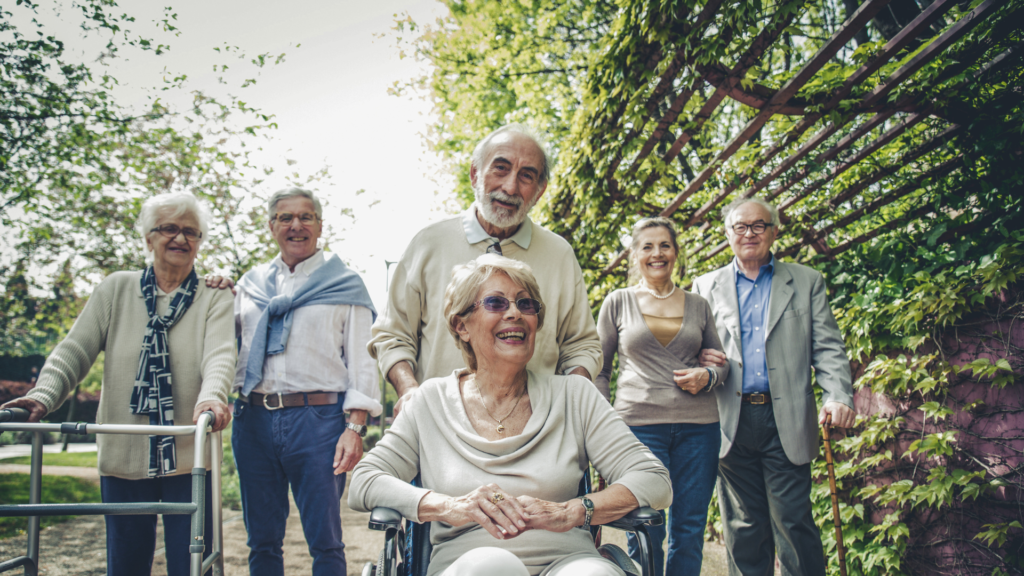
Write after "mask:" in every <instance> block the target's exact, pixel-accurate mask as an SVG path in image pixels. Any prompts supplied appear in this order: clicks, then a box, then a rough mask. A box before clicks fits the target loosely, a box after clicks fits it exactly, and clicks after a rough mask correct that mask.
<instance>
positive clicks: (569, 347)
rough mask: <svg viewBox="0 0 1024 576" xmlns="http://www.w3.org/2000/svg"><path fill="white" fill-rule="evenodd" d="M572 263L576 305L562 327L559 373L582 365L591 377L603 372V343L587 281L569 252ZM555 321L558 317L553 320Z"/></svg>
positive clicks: (559, 328) (560, 327) (559, 338)
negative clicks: (589, 297) (599, 334)
mask: <svg viewBox="0 0 1024 576" xmlns="http://www.w3.org/2000/svg"><path fill="white" fill-rule="evenodd" d="M569 260H571V261H572V274H573V291H574V295H573V301H572V302H573V303H572V307H571V308H570V309H569V311H568V313H567V314H566V315H565V319H564V321H563V322H562V323H561V324H560V325H559V326H558V372H557V373H558V374H562V373H564V372H565V371H566V370H568V369H570V368H573V367H576V366H579V367H582V368H585V369H586V370H587V373H588V374H590V376H591V377H594V375H595V374H597V373H598V371H599V370H600V369H601V341H600V339H599V338H598V336H597V327H596V326H595V325H594V315H593V313H592V312H591V311H590V300H589V299H588V298H587V285H586V283H585V282H584V281H583V270H582V269H580V264H579V262H577V261H576V255H575V254H573V253H572V252H571V251H570V252H569ZM552 320H554V318H552Z"/></svg>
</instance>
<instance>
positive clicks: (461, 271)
mask: <svg viewBox="0 0 1024 576" xmlns="http://www.w3.org/2000/svg"><path fill="white" fill-rule="evenodd" d="M496 273H500V274H504V275H505V276H508V278H509V279H510V280H512V282H514V283H515V284H516V285H517V286H520V287H522V288H524V289H525V290H526V291H527V293H529V294H530V298H533V299H534V300H536V301H538V302H540V313H538V314H537V330H538V331H539V330H540V329H541V327H543V326H544V302H543V301H542V300H541V297H540V285H538V284H537V279H536V278H535V277H534V275H533V270H532V269H531V268H530V267H529V266H528V265H527V264H525V263H523V262H520V261H518V260H513V259H511V258H506V257H504V256H498V255H497V254H483V255H481V256H479V257H478V258H477V259H476V260H472V261H470V262H468V263H466V264H462V265H459V266H456V267H454V268H452V280H451V282H449V283H448V287H447V288H445V291H444V320H445V322H446V323H447V324H448V331H449V332H451V335H452V338H455V343H456V344H457V345H458V346H459V350H461V351H462V359H463V360H465V361H466V367H467V368H469V370H470V372H476V368H477V366H476V353H474V352H473V347H472V346H471V345H470V343H469V342H466V341H464V340H463V339H462V338H461V337H460V336H459V333H458V331H457V330H456V327H457V326H458V322H460V321H462V322H465V320H466V318H468V317H469V315H470V314H472V313H473V312H474V311H475V310H476V308H473V304H474V303H475V302H476V300H477V294H478V293H479V292H480V287H481V286H483V284H484V282H486V281H487V279H488V278H490V277H491V276H493V275H494V274H496Z"/></svg>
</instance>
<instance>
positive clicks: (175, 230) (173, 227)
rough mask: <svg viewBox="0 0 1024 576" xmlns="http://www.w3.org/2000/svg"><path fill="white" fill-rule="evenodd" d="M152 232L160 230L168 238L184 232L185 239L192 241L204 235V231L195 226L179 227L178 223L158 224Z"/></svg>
mask: <svg viewBox="0 0 1024 576" xmlns="http://www.w3.org/2000/svg"><path fill="white" fill-rule="evenodd" d="M150 232H159V233H160V234H161V235H162V236H164V237H166V238H177V237H178V234H184V235H185V240H188V241H190V242H191V241H194V240H199V239H200V238H202V237H203V233H202V232H200V231H198V230H196V229H195V228H179V227H178V225H177V224H164V225H163V226H157V227H156V228H153V229H152V230H150Z"/></svg>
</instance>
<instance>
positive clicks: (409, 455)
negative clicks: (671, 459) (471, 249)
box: [349, 254, 671, 576]
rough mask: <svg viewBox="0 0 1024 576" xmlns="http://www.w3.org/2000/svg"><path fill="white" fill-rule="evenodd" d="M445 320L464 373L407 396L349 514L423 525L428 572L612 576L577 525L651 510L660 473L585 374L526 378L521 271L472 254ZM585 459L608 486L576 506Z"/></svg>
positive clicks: (529, 296) (534, 317)
mask: <svg viewBox="0 0 1024 576" xmlns="http://www.w3.org/2000/svg"><path fill="white" fill-rule="evenodd" d="M444 315H445V318H446V320H447V323H448V326H449V329H450V331H451V333H452V335H453V336H454V338H455V341H456V342H457V343H458V345H459V347H460V348H461V349H462V353H463V356H464V359H465V361H466V364H467V366H468V367H467V368H463V369H459V370H456V371H454V372H453V373H452V374H451V375H449V376H447V377H444V378H433V379H431V380H428V381H426V382H425V383H424V384H423V385H422V386H420V387H419V388H418V389H417V390H416V391H414V392H413V393H412V394H410V395H409V396H407V400H406V407H405V408H404V409H403V410H402V413H401V414H400V415H399V416H398V418H397V419H396V420H395V423H394V425H393V426H392V427H391V429H390V430H389V431H388V433H387V434H385V435H384V437H383V438H382V439H381V441H380V442H379V443H378V444H377V446H376V447H375V448H374V449H373V450H371V451H370V453H369V454H367V456H366V457H365V458H364V459H363V461H362V462H361V463H360V464H359V465H358V466H357V467H356V469H355V471H354V472H353V476H352V485H351V488H350V491H349V506H350V507H352V508H353V509H355V510H360V511H369V510H371V509H372V508H374V507H375V506H387V507H389V508H393V509H395V510H398V511H399V512H400V513H401V514H402V515H403V516H405V517H406V518H409V519H411V520H413V521H415V522H433V524H432V526H431V530H430V539H431V542H432V543H433V545H434V548H433V552H432V554H431V558H430V566H429V569H428V574H430V575H435V574H443V575H444V576H455V575H460V574H487V575H489V576H498V575H505V574H509V575H512V574H515V575H526V574H545V575H554V574H562V575H564V576H568V575H570V574H586V575H597V576H600V575H621V574H623V573H622V571H621V570H619V568H618V567H616V566H615V565H613V564H612V563H611V562H608V561H607V560H605V559H603V558H602V557H601V556H600V555H599V554H598V552H597V550H596V549H595V547H594V540H593V538H592V537H591V535H590V531H589V530H586V529H582V530H581V529H580V528H579V527H581V526H582V527H584V528H586V527H587V526H588V525H589V524H590V523H594V524H598V523H604V522H610V521H612V520H616V519H618V518H621V517H622V516H624V515H625V514H626V513H627V512H629V511H631V510H633V509H634V508H637V507H638V506H650V507H653V508H664V507H665V506H666V505H668V503H669V501H670V500H671V490H670V487H669V478H668V472H667V471H666V470H665V468H664V467H663V466H662V465H661V463H660V462H659V461H658V459H657V458H655V457H654V456H653V455H652V454H651V453H650V451H648V450H647V449H646V448H644V446H643V445H642V444H640V443H639V442H638V441H637V440H636V438H635V437H633V435H632V434H630V433H629V429H628V428H627V427H626V425H625V424H624V423H623V422H622V420H621V419H620V418H619V417H618V416H617V415H616V414H615V412H614V411H613V410H612V409H611V407H610V406H609V405H608V403H607V402H605V401H604V399H602V398H601V396H600V395H599V394H598V392H597V390H596V389H595V388H594V386H593V385H592V384H591V383H590V382H589V381H587V380H586V379H585V378H583V377H580V376H555V375H550V374H536V373H534V372H531V371H529V370H527V368H526V365H527V363H528V362H529V361H530V358H531V357H532V356H533V348H534V341H535V338H536V335H537V331H538V330H540V328H541V326H542V325H543V323H544V308H543V304H542V303H541V302H540V291H539V288H538V285H537V282H536V280H535V279H534V277H533V273H532V272H531V271H530V268H529V266H527V265H526V264H523V263H522V262H518V261H516V260H512V259H510V258H505V257H502V256H497V255H493V254H485V255H483V256H480V257H479V258H477V259H476V260H475V261H473V262H470V263H469V264H467V265H465V266H462V267H458V268H456V270H455V272H454V274H453V277H452V281H451V283H450V284H449V285H448V289H447V290H446V292H445V305H444ZM588 461H589V462H593V464H594V466H595V468H597V470H598V471H600V472H601V474H602V475H604V477H605V478H606V479H607V480H608V481H609V483H610V485H609V486H608V488H607V489H605V490H602V491H600V492H597V493H594V494H590V495H589V497H588V499H585V498H578V497H577V495H576V492H577V488H578V486H579V483H580V480H581V479H582V478H583V474H584V473H585V471H586V470H587V463H588ZM417 473H418V474H419V475H420V478H421V480H422V486H423V487H422V488H420V487H415V486H411V485H410V484H409V481H411V480H412V479H413V478H414V477H415V476H416V475H417ZM584 500H589V502H590V503H592V508H591V510H592V512H591V513H588V512H587V510H588V509H587V507H586V506H585V504H584Z"/></svg>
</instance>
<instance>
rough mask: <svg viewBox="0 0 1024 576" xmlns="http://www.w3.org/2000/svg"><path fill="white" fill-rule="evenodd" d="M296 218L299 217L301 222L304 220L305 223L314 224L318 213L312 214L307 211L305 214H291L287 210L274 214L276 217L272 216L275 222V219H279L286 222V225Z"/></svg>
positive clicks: (282, 222) (283, 222)
mask: <svg viewBox="0 0 1024 576" xmlns="http://www.w3.org/2000/svg"><path fill="white" fill-rule="evenodd" d="M296 218H298V219H299V222H302V223H303V224H305V225H309V224H312V223H313V222H316V220H317V217H316V214H310V213H308V212H307V213H305V214H289V213H287V212H282V213H281V214H276V215H274V217H273V218H271V219H270V221H271V222H273V221H275V220H277V221H278V222H280V223H281V224H284V225H285V226H287V225H289V224H291V223H292V220H294V219H296Z"/></svg>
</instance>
